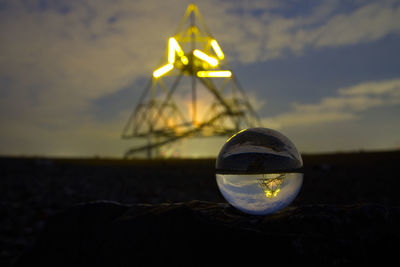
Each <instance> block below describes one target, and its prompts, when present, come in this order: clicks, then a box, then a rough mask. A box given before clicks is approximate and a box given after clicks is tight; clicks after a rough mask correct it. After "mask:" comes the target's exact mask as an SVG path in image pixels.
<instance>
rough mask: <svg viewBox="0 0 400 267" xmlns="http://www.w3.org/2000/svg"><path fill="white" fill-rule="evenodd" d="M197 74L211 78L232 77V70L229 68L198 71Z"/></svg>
mask: <svg viewBox="0 0 400 267" xmlns="http://www.w3.org/2000/svg"><path fill="white" fill-rule="evenodd" d="M197 76H198V77H211V78H229V77H232V72H230V71H229V70H215V71H198V72H197Z"/></svg>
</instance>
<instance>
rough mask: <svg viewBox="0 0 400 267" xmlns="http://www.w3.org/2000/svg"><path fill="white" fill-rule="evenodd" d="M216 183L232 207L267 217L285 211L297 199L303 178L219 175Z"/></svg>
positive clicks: (265, 175)
mask: <svg viewBox="0 0 400 267" xmlns="http://www.w3.org/2000/svg"><path fill="white" fill-rule="evenodd" d="M217 183H218V187H219V189H220V191H221V193H222V195H223V196H224V198H225V199H226V200H227V201H228V202H229V203H230V204H231V205H232V206H234V207H235V208H237V209H239V210H241V211H243V212H246V213H249V214H254V215H265V214H269V213H274V212H276V211H278V210H280V209H282V208H284V207H286V206H287V205H289V204H290V203H291V202H292V201H293V200H294V199H295V198H296V196H297V194H298V193H299V191H300V189H301V185H302V184H303V174H301V173H279V174H274V173H268V174H246V175H243V174H240V175H235V174H217Z"/></svg>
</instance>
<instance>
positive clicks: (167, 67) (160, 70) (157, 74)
mask: <svg viewBox="0 0 400 267" xmlns="http://www.w3.org/2000/svg"><path fill="white" fill-rule="evenodd" d="M173 68H174V65H172V64H167V65H164V66H162V67H160V68H158V69H156V70H155V71H154V72H153V76H154V78H158V77H161V76H162V75H164V74H165V73H167V72H169V71H170V70H172V69H173Z"/></svg>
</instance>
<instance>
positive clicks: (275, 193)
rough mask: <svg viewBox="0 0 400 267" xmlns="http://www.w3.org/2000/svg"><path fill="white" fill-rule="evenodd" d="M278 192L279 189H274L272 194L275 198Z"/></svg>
mask: <svg viewBox="0 0 400 267" xmlns="http://www.w3.org/2000/svg"><path fill="white" fill-rule="evenodd" d="M280 191H281V189H280V188H278V189H276V191H275V192H274V194H273V196H274V197H276V196H277V195H278V193H279V192H280Z"/></svg>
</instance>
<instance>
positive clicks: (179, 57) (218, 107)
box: [122, 4, 259, 158]
mask: <svg viewBox="0 0 400 267" xmlns="http://www.w3.org/2000/svg"><path fill="white" fill-rule="evenodd" d="M163 62H164V63H163V64H162V65H161V66H160V67H158V68H157V69H156V70H155V71H154V72H153V75H152V77H151V79H150V81H149V83H148V85H147V86H146V87H145V89H144V92H143V94H142V96H141V97H140V99H139V103H138V104H137V106H136V108H135V110H134V111H133V113H132V115H131V117H130V118H129V120H128V122H127V124H126V126H125V128H124V130H123V133H122V138H125V139H129V138H145V139H147V144H146V145H142V146H138V147H134V148H131V149H129V150H128V151H127V152H126V154H125V156H126V157H131V156H132V155H134V154H135V153H137V152H141V151H147V156H148V158H151V157H154V156H158V151H159V148H160V147H161V146H165V145H167V144H170V143H172V142H174V141H177V140H179V139H181V138H187V137H207V136H230V135H232V134H234V133H235V132H237V131H239V130H240V129H243V128H248V127H255V126H259V119H258V116H257V114H256V112H255V110H254V109H253V107H252V106H251V104H250V102H249V100H248V98H247V96H246V94H245V92H244V91H243V89H242V87H241V86H240V84H239V82H238V80H237V79H236V76H235V75H234V73H233V71H232V70H231V69H230V68H229V66H228V65H227V62H226V60H225V56H224V53H223V51H222V49H221V48H220V46H219V44H218V42H217V41H216V40H215V39H214V38H213V37H212V35H211V33H210V32H209V30H208V28H207V26H206V24H205V23H204V20H203V18H202V16H201V15H200V13H199V11H198V9H197V7H196V6H195V5H194V4H191V5H189V6H188V8H187V10H186V12H185V15H184V17H183V19H182V20H181V22H180V24H179V26H178V29H177V31H176V33H175V35H173V37H171V38H169V40H168V46H167V49H166V54H165V57H164V58H163ZM178 90H179V93H177V92H178ZM200 94H201V96H202V97H204V96H208V98H207V101H206V102H207V103H204V101H203V103H200V102H199V95H200ZM182 96H186V97H187V99H186V100H182ZM201 111H202V112H201Z"/></svg>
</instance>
